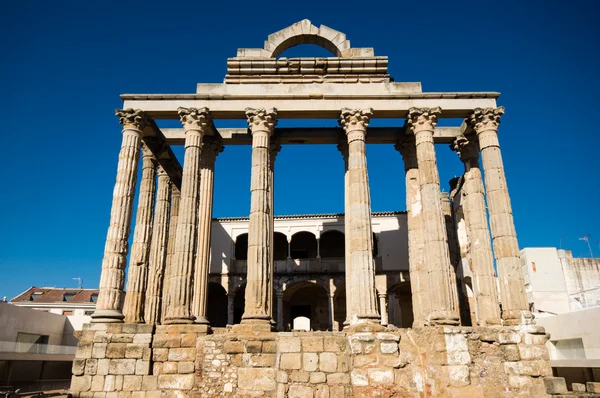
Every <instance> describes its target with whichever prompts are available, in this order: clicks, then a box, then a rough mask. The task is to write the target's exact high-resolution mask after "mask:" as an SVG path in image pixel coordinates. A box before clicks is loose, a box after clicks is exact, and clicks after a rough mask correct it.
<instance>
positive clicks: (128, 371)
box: [108, 359, 136, 375]
mask: <svg viewBox="0 0 600 398" xmlns="http://www.w3.org/2000/svg"><path fill="white" fill-rule="evenodd" d="M135 362H136V361H135V359H111V360H110V363H109V364H108V373H110V374H112V375H132V374H134V373H135Z"/></svg>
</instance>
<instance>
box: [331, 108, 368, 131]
mask: <svg viewBox="0 0 600 398" xmlns="http://www.w3.org/2000/svg"><path fill="white" fill-rule="evenodd" d="M372 116H373V109H372V108H366V109H350V108H344V109H342V112H341V114H340V120H339V122H340V126H342V127H343V128H344V130H345V131H346V134H347V133H348V132H349V131H352V130H366V129H367V126H369V121H370V120H371V117H372Z"/></svg>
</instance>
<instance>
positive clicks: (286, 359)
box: [279, 353, 302, 369]
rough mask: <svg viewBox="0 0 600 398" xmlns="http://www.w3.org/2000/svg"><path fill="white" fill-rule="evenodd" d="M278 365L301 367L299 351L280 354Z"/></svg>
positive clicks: (287, 367)
mask: <svg viewBox="0 0 600 398" xmlns="http://www.w3.org/2000/svg"><path fill="white" fill-rule="evenodd" d="M279 367H280V368H281V369H301V368H302V355H301V354H300V353H286V354H281V357H280V359H279Z"/></svg>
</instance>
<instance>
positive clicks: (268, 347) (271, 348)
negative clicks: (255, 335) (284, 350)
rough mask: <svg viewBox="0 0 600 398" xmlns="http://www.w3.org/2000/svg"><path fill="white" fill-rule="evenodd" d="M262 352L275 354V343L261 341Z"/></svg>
mask: <svg viewBox="0 0 600 398" xmlns="http://www.w3.org/2000/svg"><path fill="white" fill-rule="evenodd" d="M262 352H264V353H267V354H275V353H277V342H276V341H263V343H262Z"/></svg>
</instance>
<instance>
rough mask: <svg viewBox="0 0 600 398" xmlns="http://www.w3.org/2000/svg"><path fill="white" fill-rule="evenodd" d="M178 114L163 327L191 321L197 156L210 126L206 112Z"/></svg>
mask: <svg viewBox="0 0 600 398" xmlns="http://www.w3.org/2000/svg"><path fill="white" fill-rule="evenodd" d="M178 111H179V116H180V117H181V122H182V123H183V126H184V129H185V156H184V161H183V176H182V181H181V201H180V213H179V218H178V221H177V236H176V238H175V253H174V258H173V267H172V271H171V274H170V278H169V302H168V307H167V315H166V317H165V321H164V323H166V324H182V323H192V322H193V321H194V316H193V314H192V311H191V304H192V303H191V299H192V297H191V296H192V286H191V280H192V274H193V269H194V260H195V248H196V240H197V237H196V230H197V226H198V195H199V190H200V156H201V148H202V137H203V136H204V134H205V133H206V132H207V130H208V129H209V128H210V126H211V125H212V123H211V121H210V115H209V113H208V109H205V108H203V109H200V110H198V109H194V108H190V109H185V108H179V109H178Z"/></svg>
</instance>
